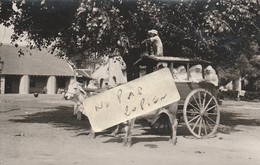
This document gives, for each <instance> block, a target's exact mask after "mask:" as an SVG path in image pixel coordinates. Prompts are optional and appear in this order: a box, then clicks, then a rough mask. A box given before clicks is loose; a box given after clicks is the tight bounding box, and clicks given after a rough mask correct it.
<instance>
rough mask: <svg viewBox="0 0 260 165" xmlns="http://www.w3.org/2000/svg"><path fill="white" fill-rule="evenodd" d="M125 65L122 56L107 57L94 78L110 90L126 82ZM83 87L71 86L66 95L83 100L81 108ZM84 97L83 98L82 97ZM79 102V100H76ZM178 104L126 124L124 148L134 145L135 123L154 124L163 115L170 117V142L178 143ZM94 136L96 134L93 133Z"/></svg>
mask: <svg viewBox="0 0 260 165" xmlns="http://www.w3.org/2000/svg"><path fill="white" fill-rule="evenodd" d="M124 69H125V63H124V62H123V59H122V57H121V56H112V57H105V59H104V62H103V64H102V65H101V66H100V67H99V68H98V69H97V70H96V71H95V72H94V73H93V75H92V76H93V78H95V79H96V80H98V82H99V86H100V87H102V88H104V87H105V86H108V87H109V88H111V87H115V86H117V85H119V84H122V83H125V82H126V74H125V70H124ZM81 90H82V89H81V87H80V85H79V84H77V83H73V84H70V85H69V88H68V92H67V93H66V94H65V98H67V99H70V100H73V98H74V97H77V98H81V99H82V100H78V103H79V104H80V107H82V101H83V100H84V99H85V96H86V95H85V94H84V92H82V91H81ZM80 95H82V96H80ZM74 100H77V99H74ZM177 108H178V104H177V102H174V103H172V104H170V105H168V106H166V107H162V108H159V109H157V110H154V111H152V112H150V113H148V114H146V115H143V116H139V117H137V118H134V119H131V120H129V121H127V123H124V124H125V127H124V128H125V135H124V146H131V145H132V132H133V129H134V125H135V121H136V120H139V119H145V120H147V121H148V122H150V123H154V122H155V121H156V120H157V119H158V118H159V117H160V115H162V114H166V115H167V116H168V117H169V120H170V123H171V129H172V132H171V138H170V142H172V143H173V144H174V145H175V144H176V142H177V138H176V132H177V125H178V122H177V118H176V116H177ZM118 131H119V126H118V127H117V128H116V130H115V131H114V132H113V133H112V134H113V135H115V134H116V133H118ZM91 134H92V136H93V137H94V136H95V134H94V132H93V131H91Z"/></svg>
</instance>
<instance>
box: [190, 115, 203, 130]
mask: <svg viewBox="0 0 260 165" xmlns="http://www.w3.org/2000/svg"><path fill="white" fill-rule="evenodd" d="M200 120H201V118H200V116H199V118H198V120H197V121H196V123H195V124H194V126H193V128H192V131H194V129H195V128H196V127H197V125H198V123H199V121H200Z"/></svg>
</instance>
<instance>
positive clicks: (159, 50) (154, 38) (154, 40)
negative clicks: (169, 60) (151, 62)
mask: <svg viewBox="0 0 260 165" xmlns="http://www.w3.org/2000/svg"><path fill="white" fill-rule="evenodd" d="M148 37H149V38H148V39H145V40H144V41H143V42H142V44H145V47H146V50H147V51H148V52H147V53H148V55H154V56H163V44H162V41H161V39H160V37H159V36H158V31H157V30H154V29H153V30H149V31H148Z"/></svg>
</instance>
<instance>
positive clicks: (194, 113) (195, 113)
mask: <svg viewBox="0 0 260 165" xmlns="http://www.w3.org/2000/svg"><path fill="white" fill-rule="evenodd" d="M187 113H189V114H191V115H199V114H200V113H199V112H197V111H189V112H187Z"/></svg>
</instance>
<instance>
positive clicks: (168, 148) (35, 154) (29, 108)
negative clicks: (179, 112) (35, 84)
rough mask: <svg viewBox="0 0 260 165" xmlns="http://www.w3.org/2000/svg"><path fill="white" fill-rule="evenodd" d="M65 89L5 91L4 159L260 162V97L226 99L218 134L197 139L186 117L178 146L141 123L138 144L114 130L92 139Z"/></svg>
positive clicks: (0, 156) (0, 112)
mask: <svg viewBox="0 0 260 165" xmlns="http://www.w3.org/2000/svg"><path fill="white" fill-rule="evenodd" d="M72 107H73V104H72V102H70V101H65V100H62V96H61V95H39V97H38V98H34V97H33V95H0V165H18V164H19V165H60V164H62V165H73V164H76V165H86V164H95V165H103V164H106V165H117V164H124V165H132V164H133V165H138V164H140V165H146V164H147V165H158V164H164V165H167V164H193V165H196V164H210V165H219V164H223V165H226V164H228V165H247V164H250V165H256V164H259V162H260V127H259V126H260V103H259V102H258V103H257V102H243V101H223V105H222V106H221V125H220V127H219V129H218V133H217V136H216V137H214V138H210V139H196V138H194V137H193V136H190V135H189V133H188V132H187V130H186V128H185V126H184V124H183V123H181V124H180V125H179V127H178V135H177V137H178V142H177V145H176V146H173V145H171V143H169V142H168V140H169V136H158V135H156V134H154V133H153V132H152V131H150V129H148V127H145V126H144V127H141V125H140V124H139V125H137V126H136V129H135V131H134V139H133V146H132V147H131V148H127V147H123V143H122V140H123V139H122V137H123V134H120V135H119V136H118V137H112V136H110V135H109V133H108V132H104V133H102V134H99V135H98V136H97V137H96V138H95V139H91V138H90V137H89V136H88V134H89V124H88V121H87V120H84V121H78V120H76V118H75V117H73V116H72V109H73V108H72Z"/></svg>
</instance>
